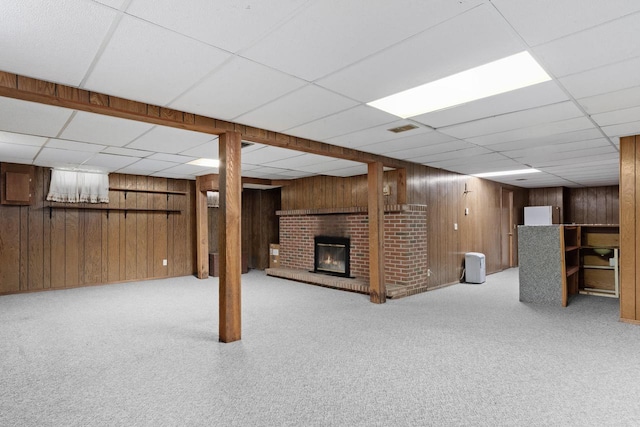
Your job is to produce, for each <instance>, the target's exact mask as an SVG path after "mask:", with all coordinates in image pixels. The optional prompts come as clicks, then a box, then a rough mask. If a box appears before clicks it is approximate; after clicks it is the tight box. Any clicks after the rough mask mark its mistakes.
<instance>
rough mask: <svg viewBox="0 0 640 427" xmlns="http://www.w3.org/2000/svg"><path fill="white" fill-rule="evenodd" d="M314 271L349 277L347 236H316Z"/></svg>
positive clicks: (348, 241) (348, 243)
mask: <svg viewBox="0 0 640 427" xmlns="http://www.w3.org/2000/svg"><path fill="white" fill-rule="evenodd" d="M313 240H314V242H315V251H314V252H315V256H314V260H315V261H314V265H313V272H314V273H324V274H331V275H333V276H341V277H350V274H351V271H350V267H349V249H350V240H349V238H348V237H332V236H316V237H314V238H313Z"/></svg>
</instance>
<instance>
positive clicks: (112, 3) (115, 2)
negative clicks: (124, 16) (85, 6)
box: [93, 0, 128, 9]
mask: <svg viewBox="0 0 640 427" xmlns="http://www.w3.org/2000/svg"><path fill="white" fill-rule="evenodd" d="M93 1H96V2H98V3H102V4H104V5H105V6H109V7H112V8H114V9H120V6H122V5H123V4H126V3H127V2H128V0H93Z"/></svg>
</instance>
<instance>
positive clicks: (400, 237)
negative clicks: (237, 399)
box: [268, 205, 427, 297]
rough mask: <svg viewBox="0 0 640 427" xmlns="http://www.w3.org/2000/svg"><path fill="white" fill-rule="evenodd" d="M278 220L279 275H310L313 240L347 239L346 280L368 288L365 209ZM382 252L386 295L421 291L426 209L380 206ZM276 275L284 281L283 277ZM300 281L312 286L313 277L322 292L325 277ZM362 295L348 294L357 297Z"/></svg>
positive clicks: (285, 214) (283, 215)
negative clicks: (348, 266) (285, 272)
mask: <svg viewBox="0 0 640 427" xmlns="http://www.w3.org/2000/svg"><path fill="white" fill-rule="evenodd" d="M277 214H278V215H279V216H280V268H279V269H278V270H282V269H285V270H286V269H290V270H295V271H297V272H298V273H299V272H301V271H302V272H305V271H309V270H313V256H314V252H313V250H314V241H313V238H314V236H318V235H327V236H335V237H348V238H350V239H351V275H352V276H354V277H355V279H356V280H357V282H358V286H360V284H361V283H363V284H366V288H368V281H369V217H368V215H367V212H366V208H349V209H335V210H328V209H323V210H295V211H278V212H277ZM384 248H385V283H386V285H387V287H388V288H389V289H390V290H392V291H393V292H388V294H393V296H394V297H400V296H406V295H411V294H415V293H419V292H424V291H426V290H427V212H426V206H423V205H393V206H385V218H384ZM268 273H269V272H268ZM274 275H276V274H274ZM277 275H278V276H280V277H283V276H282V272H280V274H277ZM292 275H293V276H295V274H292ZM304 276H305V278H304V279H302V278H300V279H298V280H301V281H304V282H307V283H308V282H312V281H313V276H321V278H318V279H317V282H320V283H318V284H321V285H323V286H327V285H326V284H324V283H325V282H326V281H327V279H325V277H326V276H324V275H318V274H313V273H309V275H307V274H305V275H304ZM288 278H292V279H294V280H295V278H294V277H288ZM310 278H311V279H310ZM332 280H334V279H332ZM329 286H330V285H329ZM331 287H338V288H341V286H331ZM364 289H365V288H360V289H357V290H356V289H351V290H356V291H360V292H362V291H363V290H364ZM389 296H390V297H391V296H392V295H389Z"/></svg>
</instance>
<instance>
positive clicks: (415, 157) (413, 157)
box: [388, 139, 476, 163]
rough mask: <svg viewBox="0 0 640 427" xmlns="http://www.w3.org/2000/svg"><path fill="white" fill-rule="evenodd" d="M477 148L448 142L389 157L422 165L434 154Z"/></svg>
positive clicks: (411, 149)
mask: <svg viewBox="0 0 640 427" xmlns="http://www.w3.org/2000/svg"><path fill="white" fill-rule="evenodd" d="M473 147H476V146H475V145H473V144H470V143H468V142H466V141H462V140H459V139H456V140H453V141H448V142H446V143H441V144H433V145H423V146H419V147H415V148H408V149H406V150H399V151H394V152H392V153H389V154H388V155H389V157H393V158H395V159H401V160H409V161H411V162H416V163H422V162H423V161H426V160H428V157H429V156H431V155H434V154H439V153H446V152H450V151H456V150H462V149H464V148H473Z"/></svg>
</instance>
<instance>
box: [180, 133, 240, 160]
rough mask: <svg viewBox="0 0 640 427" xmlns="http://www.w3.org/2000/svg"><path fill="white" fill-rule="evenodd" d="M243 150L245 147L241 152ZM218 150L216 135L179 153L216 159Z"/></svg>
mask: <svg viewBox="0 0 640 427" xmlns="http://www.w3.org/2000/svg"><path fill="white" fill-rule="evenodd" d="M211 136H213V135H211ZM244 150H245V149H244V148H243V149H242V152H244ZM219 152H220V147H219V146H218V137H214V139H213V140H210V141H207V142H205V143H204V144H200V145H197V146H195V147H193V148H189V149H188V150H184V151H180V155H182V156H189V157H196V158H205V159H217V158H218V154H219Z"/></svg>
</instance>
